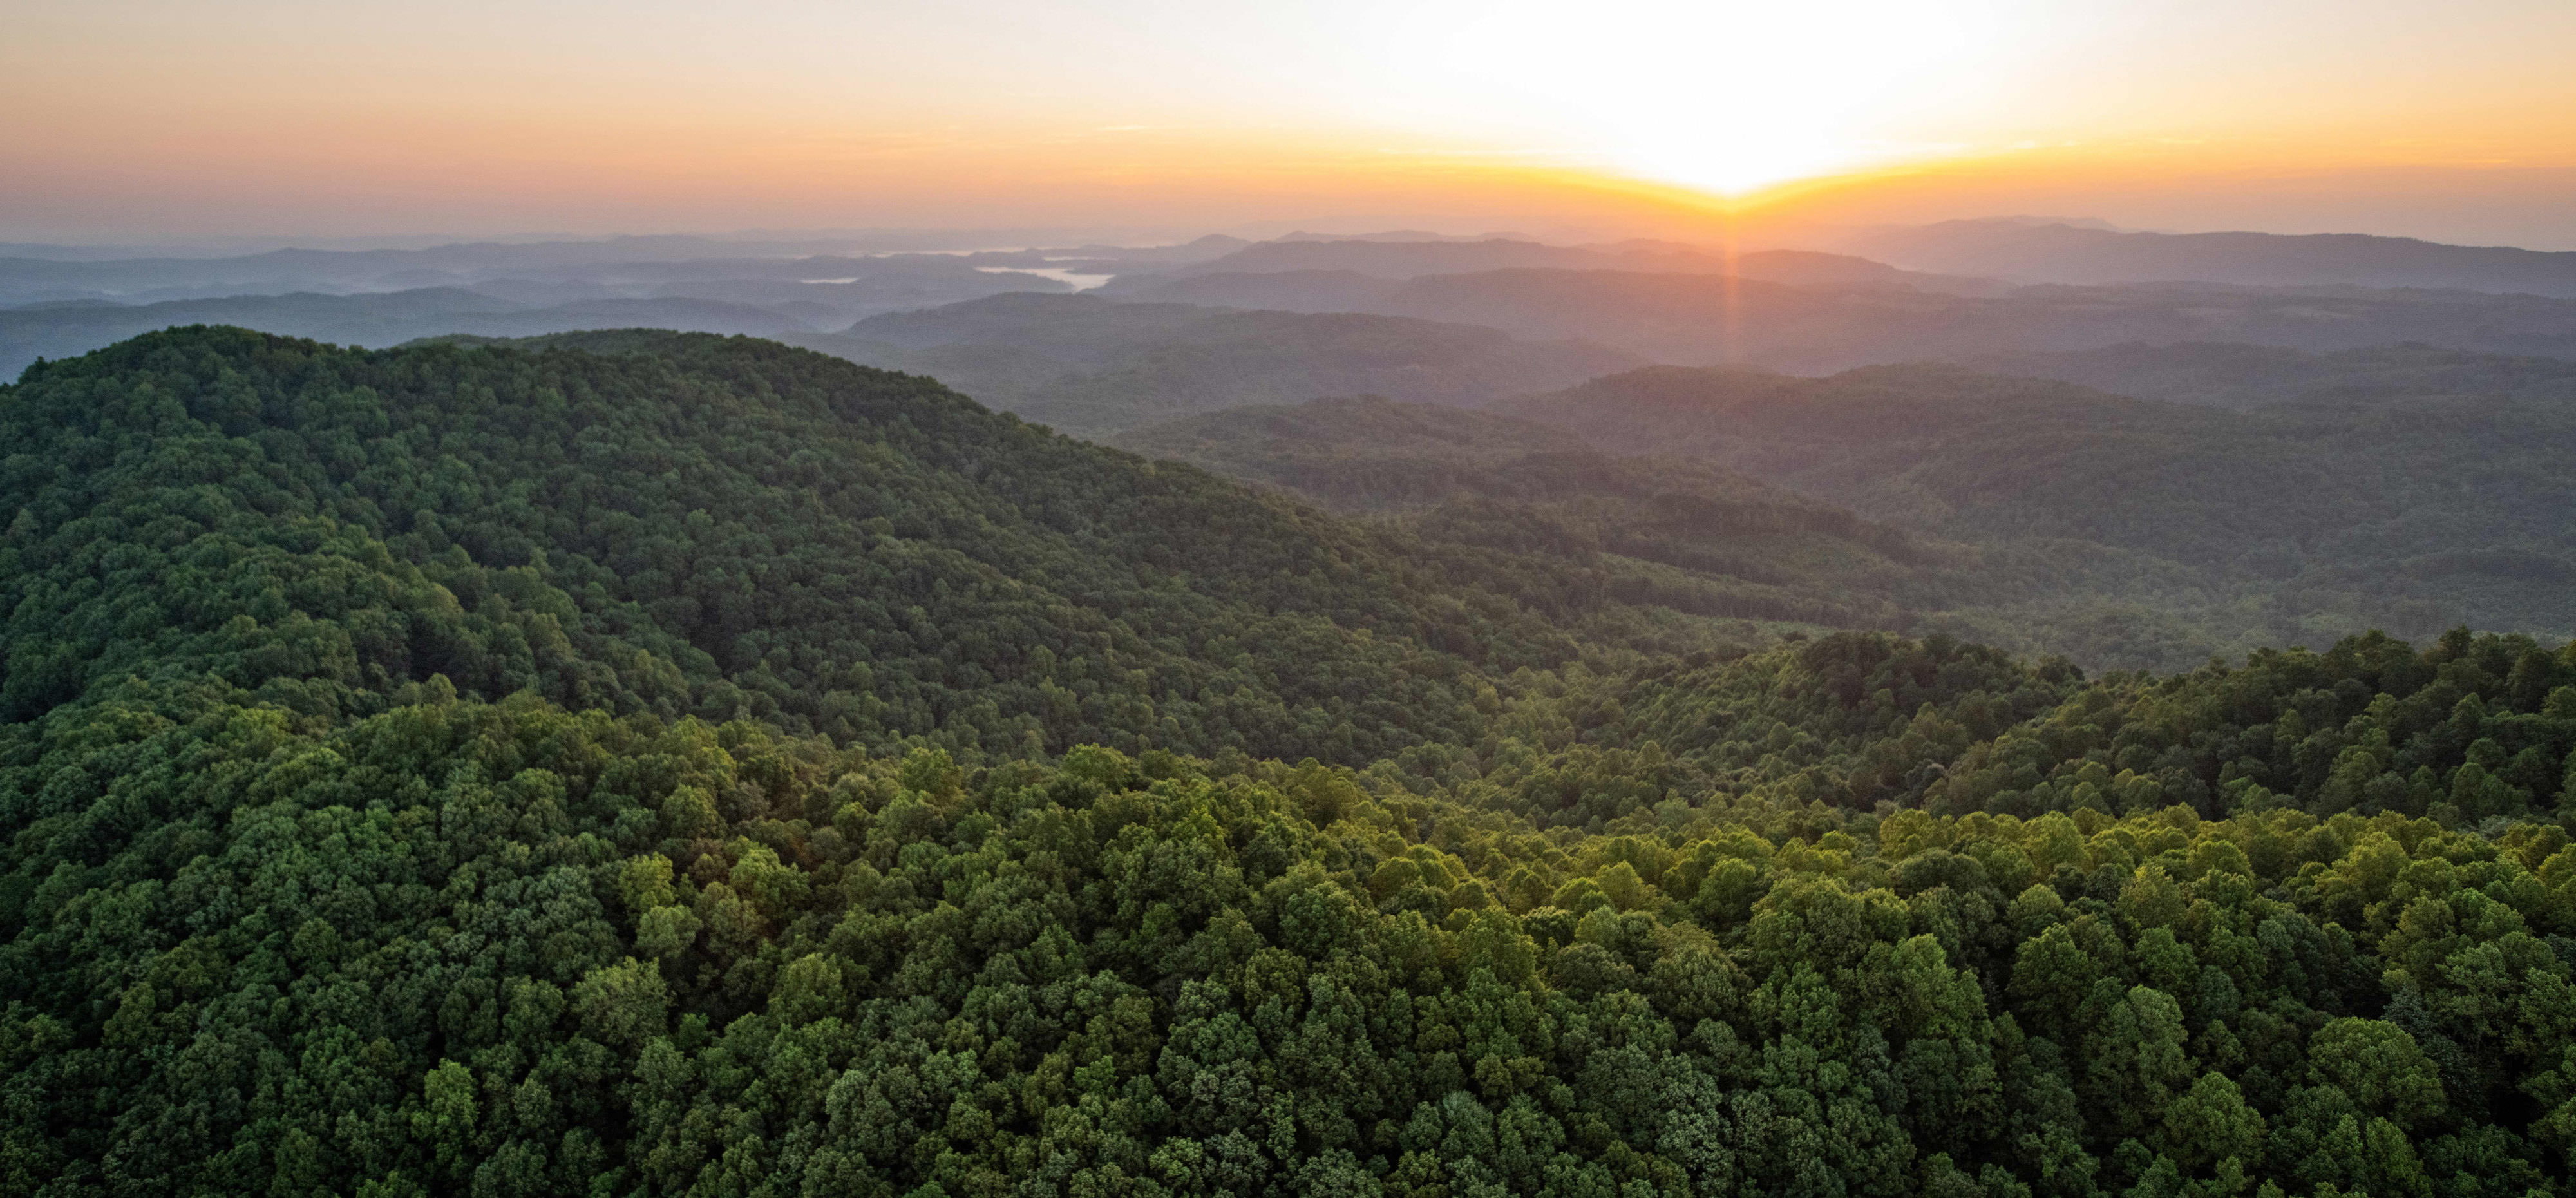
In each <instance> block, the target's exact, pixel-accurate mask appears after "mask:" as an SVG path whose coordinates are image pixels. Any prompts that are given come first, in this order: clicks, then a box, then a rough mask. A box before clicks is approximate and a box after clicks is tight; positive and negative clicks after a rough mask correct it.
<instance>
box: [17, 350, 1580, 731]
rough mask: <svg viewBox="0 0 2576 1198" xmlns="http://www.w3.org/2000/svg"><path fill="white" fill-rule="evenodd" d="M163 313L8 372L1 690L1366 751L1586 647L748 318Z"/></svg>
mask: <svg viewBox="0 0 2576 1198" xmlns="http://www.w3.org/2000/svg"><path fill="white" fill-rule="evenodd" d="M584 341H587V342H589V343H594V344H604V345H610V346H615V347H618V348H622V349H628V350H639V351H640V350H649V352H627V353H620V354H614V355H608V356H602V355H600V354H594V353H589V352H584V351H580V350H575V349H566V348H552V349H547V350H544V351H542V352H537V351H527V350H518V349H508V348H469V347H460V346H452V345H428V346H420V347H415V348H408V349H401V350H391V351H376V352H358V351H350V350H339V349H332V348H328V347H324V346H317V345H314V344H312V343H309V342H299V341H292V340H286V339H281V338H275V337H268V336H263V335H258V334H252V333H247V332H242V331H239V330H227V329H202V328H201V329H186V330H176V331H172V332H168V333H162V334H155V335H152V336H147V337H143V338H138V339H136V340H134V341H130V342H126V343H124V344H122V345H119V346H117V347H115V348H113V349H110V350H107V351H103V352H100V353H98V354H93V355H91V356H89V357H86V358H81V359H77V360H72V361H65V362H57V363H51V364H48V365H45V366H42V367H39V368H36V369H34V370H32V371H31V372H29V373H28V375H27V376H26V377H25V378H24V380H23V381H21V382H20V383H19V384H17V385H16V386H14V387H10V388H7V389H5V390H0V396H5V398H0V444H5V445H7V446H8V447H9V455H8V457H7V459H6V466H5V471H6V473H5V477H4V478H0V512H5V513H8V514H7V516H6V517H5V519H6V520H7V521H8V526H7V532H6V534H5V537H6V539H5V542H0V610H5V611H6V612H7V613H8V614H7V617H6V620H7V623H6V634H7V653H6V657H5V661H0V671H5V673H0V712H4V713H5V715H6V718H9V719H19V720H23V719H29V718H33V717H35V716H38V715H41V714H43V713H44V712H45V711H47V710H48V709H50V708H51V707H53V706H55V705H57V704H60V703H63V702H66V701H69V700H72V699H74V698H77V697H79V696H81V695H84V694H88V693H92V692H94V691H95V690H96V689H97V688H99V687H102V686H105V687H109V688H115V687H119V686H122V685H125V682H124V680H126V679H128V678H141V679H143V680H145V681H147V682H153V681H161V682H178V681H188V682H195V681H197V680H200V679H205V678H214V679H220V680H221V681H222V682H224V683H225V684H227V685H229V686H231V687H234V688H237V689H238V690H240V691H242V692H245V693H246V694H248V695H254V696H257V697H259V698H261V699H265V700H270V701H275V702H279V703H282V704H284V705H286V706H288V707H290V708H293V709H295V710H298V711H304V712H308V713H312V714H317V715H328V714H335V713H346V714H357V713H364V712H369V711H375V710H379V709H381V708H382V707H383V706H384V705H385V704H386V703H388V702H391V701H393V700H394V698H395V697H396V696H398V695H401V694H404V693H406V692H405V690H404V688H405V687H406V686H407V685H408V684H411V683H417V682H422V681H426V680H427V679H429V678H430V677H431V676H432V675H434V674H435V675H442V676H444V677H446V678H447V679H448V680H450V681H451V682H452V683H453V684H454V685H455V686H457V687H459V688H461V689H462V690H463V691H464V692H465V693H467V694H469V695H483V696H489V697H493V698H498V697H501V696H504V695H508V694H512V693H515V692H517V691H520V690H523V689H533V690H535V691H536V692H537V693H539V694H541V695H544V696H546V697H548V698H550V699H553V700H555V701H557V702H561V703H565V704H567V705H570V706H574V707H581V708H587V707H601V708H605V709H608V710H612V711H621V712H623V711H651V712H656V713H659V714H661V715H663V716H665V717H676V716H678V715H682V714H699V715H704V716H706V717H708V718H712V719H725V718H731V717H734V716H737V715H739V716H747V717H751V718H755V719H761V720H765V721H769V722H772V723H774V724H776V725H778V726H780V727H783V728H789V729H798V730H802V729H812V730H815V731H820V732H824V733H828V734H830V735H832V736H833V737H835V738H837V739H839V740H841V741H843V742H845V743H857V744H866V745H874V746H878V747H886V746H891V745H893V744H895V743H897V742H899V741H902V740H904V739H906V738H915V737H926V738H930V739H931V740H933V741H935V742H936V743H940V744H945V745H948V746H950V747H952V748H955V749H957V750H959V751H960V752H967V751H973V752H978V753H981V752H994V753H1006V754H1017V753H1023V752H1055V751H1061V750H1062V749H1063V748H1065V747H1067V746H1070V745H1073V744H1078V743H1084V742H1102V743H1110V744H1120V745H1126V746H1128V747H1131V748H1132V747H1134V746H1135V745H1137V744H1138V743H1140V742H1150V743H1153V744H1155V745H1158V746H1161V747H1165V748H1171V749H1176V750H1183V751H1190V752H1200V753H1214V752H1217V751H1219V750H1222V749H1226V748H1229V747H1231V748H1235V749H1240V750H1242V751H1246V752H1252V753H1255V754H1259V755H1266V756H1284V757H1288V758H1291V759H1294V758H1298V757H1304V756H1308V755H1316V756H1321V757H1324V758H1326V759H1328V760H1344V761H1352V762H1359V761H1365V760H1368V759H1371V758H1373V757H1376V756H1381V755H1384V754H1386V753H1389V752H1393V751H1395V750H1397V749H1400V748H1402V747H1403V746H1405V745H1407V744H1412V743H1417V742H1419V741H1420V740H1422V739H1424V738H1425V737H1440V738H1455V737H1458V736H1463V735H1469V734H1471V733H1472V730H1473V725H1474V720H1475V718H1476V716H1475V712H1474V710H1473V708H1472V707H1470V706H1469V705H1468V700H1469V699H1470V698H1472V697H1473V694H1474V690H1473V688H1472V687H1471V686H1469V685H1468V684H1466V683H1464V682H1462V681H1460V679H1461V678H1462V677H1463V673H1464V672H1465V671H1469V670H1471V669H1479V668H1480V669H1483V670H1486V671H1490V672H1493V673H1497V674H1503V673H1508V672H1510V671H1511V670H1512V669H1515V668H1518V667H1520V666H1524V665H1547V664H1551V663H1555V662H1559V661H1562V660H1564V659H1565V658H1566V657H1567V656H1569V655H1570V654H1571V653H1572V652H1573V647H1572V645H1571V644H1570V643H1569V642H1568V641H1567V640H1566V638H1565V637H1564V636H1563V635H1562V634H1561V633H1559V632H1558V631H1556V630H1555V629H1553V628H1552V627H1549V626H1546V625H1543V624H1541V623H1539V622H1538V621H1536V620H1534V619H1531V618H1528V617H1525V616H1523V615H1522V614H1521V613H1520V611H1519V609H1518V607H1517V606H1516V605H1514V604H1512V603H1510V602H1506V601H1500V600H1494V599H1492V598H1491V597H1490V596H1484V597H1480V596H1479V595H1478V594H1476V593H1468V592H1461V591H1457V590H1455V589H1452V588H1447V587H1444V586H1441V585H1435V584H1434V583H1432V582H1430V581H1428V580H1426V579H1425V578H1424V577H1422V576H1421V575H1420V574H1418V573H1417V572H1415V571H1413V570H1411V569H1409V568H1408V567H1407V566H1405V565H1404V563H1403V561H1402V555H1401V554H1400V553H1399V552H1398V550H1397V548H1396V547H1392V546H1390V545H1389V544H1388V543H1386V542H1384V541H1383V540H1382V539H1381V538H1380V536H1379V534H1376V533H1372V532H1369V531H1367V530H1364V529H1359V528H1356V527H1354V526H1350V525H1345V524H1342V523H1339V522H1336V521H1334V520H1331V519H1328V518H1324V517H1321V516H1318V515H1316V514H1314V513H1311V512H1307V511H1302V510H1299V509H1298V508H1296V507H1294V506H1293V505H1290V504H1288V503H1285V502H1282V501H1279V500H1276V499H1269V498H1264V497H1262V496H1260V495H1256V494H1254V493H1251V492H1248V491H1246V490H1244V489H1242V488H1241V487H1240V486H1238V485H1236V484H1233V483H1229V482H1224V481H1220V480H1218V479H1216V478H1213V477H1211V476H1209V475H1206V474H1203V473H1201V472H1199V471H1197V470H1195V469H1191V468H1188V467H1181V466H1156V465H1152V464H1149V463H1146V462H1144V461H1142V460H1139V459H1136V458H1133V457H1129V456H1126V455H1123V454H1119V453H1116V452H1113V451H1108V450H1103V449H1099V448H1097V447H1094V446H1090V445H1086V444H1083V443H1080V442H1077V441H1073V440H1070V439H1067V438H1064V437H1060V436H1056V435H1053V434H1049V433H1046V432H1044V431H1041V430H1039V429H1037V428H1034V427H1032V426H1029V425H1026V424H1023V423H1021V422H1019V421H1018V420H1016V419H1013V418H1011V417H1008V416H1001V415H996V414H994V413H992V412H989V411H987V410H985V409H983V408H982V407H980V406H978V405H976V404H974V403H973V402H971V401H969V400H966V399H964V398H961V397H959V396H957V395H955V394H953V393H951V392H949V391H946V390H945V389H943V388H941V387H940V386H938V385H937V384H935V383H933V382H930V381H929V380H926V379H920V378H913V377H908V376H904V375H896V374H887V373H883V372H880V371H874V370H869V369H866V368H863V367H858V366H853V365H851V364H849V363H847V362H842V361H839V360H836V359H833V358H829V357H826V356H823V355H820V354H815V353H809V352H805V351H800V350H792V349H789V348H787V347H784V346H780V345H777V344H774V343H769V342H758V341H750V340H746V339H739V338H737V339H731V340H727V339H719V338H713V337H697V336H675V335H668V334H629V335H606V336H604V337H603V336H601V335H583V336H577V337H573V338H567V339H563V340H562V341H560V342H558V345H559V346H560V345H565V344H573V343H580V342H584Z"/></svg>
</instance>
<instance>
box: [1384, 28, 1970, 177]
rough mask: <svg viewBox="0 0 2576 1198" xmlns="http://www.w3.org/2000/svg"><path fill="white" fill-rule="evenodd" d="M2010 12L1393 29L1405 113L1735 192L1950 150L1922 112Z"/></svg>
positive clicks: (1637, 172)
mask: <svg viewBox="0 0 2576 1198" xmlns="http://www.w3.org/2000/svg"><path fill="white" fill-rule="evenodd" d="M2011 18H2012V3H2011V0H1958V2H1951V3H1924V2H1920V0H1917V2H1914V3H1902V2H1897V0H1818V2H1816V3H1806V4H1779V3H1751V4H1748V3H1713V4H1710V3H1700V4H1688V3H1672V2H1669V0H1642V2H1641V0H1631V2H1627V3H1618V2H1613V3H1608V4H1600V5H1592V6H1585V7H1583V8H1580V9H1577V8H1570V7H1567V6H1564V5H1559V4H1539V3H1529V2H1525V0H1499V2H1496V3H1487V4H1478V5H1474V6H1466V5H1452V4H1447V3H1433V4H1428V5H1423V6H1420V7H1417V8H1415V9H1413V10H1412V11H1411V14H1410V17H1409V19H1408V21H1407V22H1406V23H1405V26H1404V29H1403V36H1402V37H1401V38H1400V39H1395V40H1398V41H1400V42H1401V43H1402V44H1403V45H1404V51H1403V53H1402V56H1401V61H1402V63H1403V65H1404V68H1405V69H1406V70H1407V71H1408V72H1409V73H1410V77H1411V79H1412V81H1413V82H1412V86H1411V87H1410V88H1409V89H1407V90H1406V93H1405V107H1407V108H1408V109H1410V111H1409V112H1408V113H1407V114H1406V115H1408V116H1411V117H1413V118H1415V119H1416V123H1420V122H1430V121H1437V122H1441V123H1444V124H1447V125H1450V126H1451V127H1453V128H1455V129H1458V130H1461V131H1471V132H1473V133H1474V134H1475V135H1476V136H1478V137H1479V138H1480V139H1482V140H1485V141H1488V142H1492V143H1495V144H1506V145H1517V146H1519V147H1521V148H1524V149H1526V150H1528V151H1529V152H1530V153H1532V154H1533V155H1541V156H1553V157H1554V158H1555V159H1556V160H1558V161H1561V162H1564V163H1566V164H1568V165H1578V166H1586V167H1590V168H1594V169H1602V170H1607V171H1610V172H1613V173H1617V174H1622V175H1627V176H1631V177H1634V178H1638V179H1641V180H1648V181H1652V182H1659V183H1668V184H1674V185H1679V186H1683V187H1689V188H1694V189H1698V190H1703V191H1709V192H1713V193H1717V194H1721V195H1741V194H1745V193H1748V192H1752V191H1757V190H1760V189H1763V188H1766V187H1770V186H1773V185H1777V184H1781V183H1786V182H1791V181H1794V180H1799V179H1805V178H1813V177H1817V176H1821V175H1829V174H1837V173H1842V172H1847V171H1853V170H1859V169H1866V168H1870V167H1876V166H1883V165H1886V164H1888V163H1890V162H1892V161H1897V160H1902V159H1905V158H1908V157H1921V156H1927V155H1936V154H1940V153H1943V152H1946V151H1948V150H1950V149H1952V147H1949V146H1945V145H1942V144H1938V143H1936V142H1933V141H1932V140H1930V139H1928V138H1926V137H1924V136H1922V135H1921V134H1920V132H1919V131H1920V130H1921V129H1924V128H1927V127H1929V126H1930V124H1931V122H1929V121H1927V120H1924V119H1922V118H1923V117H1924V116H1925V115H1926V112H1927V110H1929V109H1935V108H1938V107H1940V105H1941V103H1942V102H1943V99H1942V98H1943V97H1951V98H1960V97H1966V96H1969V95H1972V94H1973V93H1975V92H1976V91H1977V90H1978V88H1979V87H1980V81H1979V71H1980V70H1981V68H1982V65H1983V64H1987V63H1989V62H1991V61H1992V60H1993V59H1995V58H1997V57H1999V56H2002V55H2005V54H2007V53H2009V52H2010V50H2011V43H2012V41H2013V39H2014V37H2015V29H2016V23H2015V22H2014V21H2013V20H2012V19H2011ZM1927 95H1928V96H1931V97H1934V99H1933V100H1930V101H1927V100H1926V99H1925V97H1926V96H1927Z"/></svg>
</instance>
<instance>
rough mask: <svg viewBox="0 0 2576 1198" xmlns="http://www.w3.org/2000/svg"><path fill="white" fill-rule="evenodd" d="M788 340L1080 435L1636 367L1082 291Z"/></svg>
mask: <svg viewBox="0 0 2576 1198" xmlns="http://www.w3.org/2000/svg"><path fill="white" fill-rule="evenodd" d="M797 343H798V344H801V345H806V346H810V347H812V348H815V349H819V350H823V351H825V352H828V353H833V354H838V355H840V356H842V357H846V358H849V359H851V360H853V361H859V362H865V363H868V364H871V365H876V366H882V367H886V368H889V369H898V370H907V371H913V372H916V373H925V374H931V375H935V376H937V377H939V378H941V379H943V380H946V381H947V382H949V383H950V384H951V385H954V386H956V387H957V388H959V389H960V390H963V391H965V392H966V393H968V394H970V395H973V396H975V397H976V398H977V399H979V400H982V401H983V402H986V403H989V404H991V405H993V406H995V407H997V408H1001V409H1003V410H1005V411H1010V412H1016V413H1018V414H1020V415H1022V416H1024V417H1027V418H1028V419H1031V420H1035V421H1039V422H1041V423H1044V424H1047V425H1050V426H1054V427H1059V428H1063V429H1066V430H1068V431H1073V432H1077V433H1082V434H1086V435H1096V434H1103V433H1109V432H1115V431H1117V430H1119V429H1123V428H1129V427H1133V426H1135V425H1139V424H1144V423H1149V422H1152V421H1155V420H1160V419H1164V418H1166V417H1169V416H1172V415H1176V414H1181V413H1187V412H1194V411H1205V410H1209V409H1214V408H1224V407H1233V406H1238V405H1242V404H1249V403H1280V402H1295V401H1299V400H1305V399H1313V398H1317V397H1320V396H1327V395H1347V394H1352V393H1357V392H1375V393H1381V394H1387V395H1392V396H1396V397H1400V398H1404V399H1412V400H1426V401H1434V402H1441V403H1449V404H1466V405H1473V404H1480V403H1487V402H1492V401H1494V400H1497V399H1501V398H1503V397H1505V396H1509V395H1513V394H1516V393H1519V392H1522V391H1526V390H1528V389H1530V388H1532V387H1546V386H1551V385H1556V386H1562V385H1566V384H1570V383H1574V382H1579V381H1581V380H1583V379H1586V378H1591V377H1593V376H1595V375H1599V374H1603V373H1607V372H1610V371H1614V370H1619V369H1624V368H1627V367H1630V366H1634V365H1637V364H1639V363H1640V362H1641V361H1642V359H1639V358H1637V357H1634V356H1631V355H1628V354H1623V353H1620V352H1617V351H1615V350H1610V349H1605V348H1602V347H1600V346H1597V345H1587V344H1581V343H1573V342H1536V341H1529V340H1522V339H1516V338H1513V337H1510V336H1508V335H1505V334H1503V333H1499V332H1496V331H1494V330H1492V329H1483V328H1473V327H1468V326H1463V325H1455V324H1442V323H1436V322H1432V321H1425V320H1415V319H1406V318H1402V317H1386V316H1371V315H1361V314H1350V313H1340V314H1304V313H1288V312H1265V311H1211V310H1209V309H1207V308H1201V307H1194V306H1190V305H1183V304H1149V303H1118V302H1114V301H1112V300H1109V299H1106V298H1101V297H1097V296H1089V295H1080V296H1044V295H1002V296H994V297H992V298H990V299H985V300H977V301H972V302H969V303H964V304H955V305H949V306H945V307H940V308H933V309H928V310H924V311H919V312H904V313H893V314H889V315H886V316H880V317H874V318H871V319H869V320H865V321H862V322H860V323H859V324H857V325H855V326H853V327H852V328H850V329H849V330H847V331H846V332H843V333H840V334H835V335H832V336H828V337H810V336H809V337H800V338H797Z"/></svg>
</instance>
